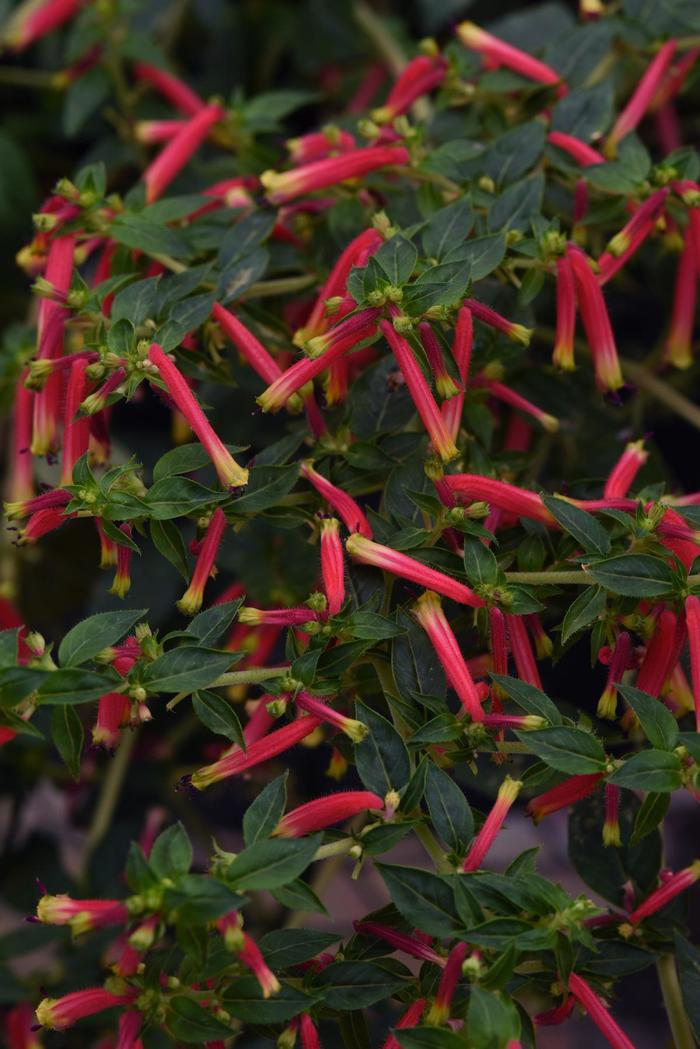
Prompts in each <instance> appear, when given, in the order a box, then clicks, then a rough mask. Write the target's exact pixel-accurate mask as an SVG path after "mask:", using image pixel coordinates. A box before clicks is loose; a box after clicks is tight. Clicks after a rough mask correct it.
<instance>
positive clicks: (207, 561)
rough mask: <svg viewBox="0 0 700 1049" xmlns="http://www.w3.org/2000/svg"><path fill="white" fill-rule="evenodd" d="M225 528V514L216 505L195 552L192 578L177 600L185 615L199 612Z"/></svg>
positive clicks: (213, 570)
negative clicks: (195, 557) (195, 560)
mask: <svg viewBox="0 0 700 1049" xmlns="http://www.w3.org/2000/svg"><path fill="white" fill-rule="evenodd" d="M225 528H226V515H225V514H224V511H223V510H222V509H221V507H217V508H216V510H215V511H214V513H213V514H212V515H211V521H210V522H209V524H208V525H207V531H206V534H205V536H204V539H203V541H202V544H201V546H200V548H199V553H198V554H197V563H196V565H195V568H194V572H193V573H192V580H191V582H190V585H189V586H188V587H187V590H186V591H185V593H184V594H183V595H182V597H181V598H180V600H179V601H178V602H177V607H178V608H179V609H180V611H181V612H184V613H185V615H188V616H193V615H194V614H195V613H196V612H199V610H200V608H201V607H202V601H203V600H204V588H205V586H206V585H207V580H208V579H210V578H211V576H212V575H213V574H214V573H215V571H216V569H215V565H214V562H215V561H216V555H217V553H218V550H219V547H220V545H221V540H222V539H223V537H224V530H225Z"/></svg>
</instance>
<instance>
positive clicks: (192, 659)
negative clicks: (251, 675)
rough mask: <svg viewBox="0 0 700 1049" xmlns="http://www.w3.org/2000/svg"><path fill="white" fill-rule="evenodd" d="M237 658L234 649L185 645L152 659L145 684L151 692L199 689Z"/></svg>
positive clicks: (142, 675) (144, 680) (192, 690)
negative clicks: (214, 649) (214, 648)
mask: <svg viewBox="0 0 700 1049" xmlns="http://www.w3.org/2000/svg"><path fill="white" fill-rule="evenodd" d="M235 661H236V656H235V655H234V653H233V652H213V651H211V650H210V649H208V648H196V647H195V646H190V645H183V646H182V647H181V648H174V649H171V650H170V652H165V653H164V654H163V655H162V656H159V657H158V659H156V660H154V661H153V663H148V664H147V666H146V667H145V668H144V670H143V673H142V674H141V684H142V685H143V686H144V687H145V688H147V689H148V691H149V692H196V691H197V689H200V688H206V687H207V686H208V685H211V684H212V683H213V682H214V681H216V679H217V678H218V677H221V675H222V674H223V673H224V672H225V671H226V670H228V668H229V667H230V666H231V664H232V663H234V662H235Z"/></svg>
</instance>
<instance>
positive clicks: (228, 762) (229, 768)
mask: <svg viewBox="0 0 700 1049" xmlns="http://www.w3.org/2000/svg"><path fill="white" fill-rule="evenodd" d="M320 724H321V719H320V718H317V717H312V716H310V715H307V716H305V717H301V718H297V719H296V721H292V722H290V724H288V725H284V726H283V727H282V728H278V729H275V731H274V732H270V733H268V735H266V736H263V737H262V739H259V740H256V741H255V742H253V743H250V744H249V746H248V749H247V750H245V751H244V750H240V749H237V750H234V751H232V752H231V753H230V754H226V755H224V757H223V758H220V759H219V761H215V762H214V763H213V764H212V765H205V766H204V768H201V769H198V770H197V772H195V773H194V774H193V775H192V776H191V777H190V778H189V779H187V778H186V779H185V781H184V783H189V784H191V785H192V786H193V787H194V788H195V790H205V789H206V787H210V786H211V784H212V783H217V782H218V781H219V780H221V779H226V778H227V777H228V776H237V775H238V774H239V773H241V772H246V771H247V770H248V769H252V768H255V766H256V765H260V764H261V762H263V761H269V760H270V758H276V757H277V755H278V754H283V753H284V751H286V750H289V749H290V748H291V747H293V746H295V745H296V744H297V743H300V742H301V740H302V739H305V738H306V737H307V736H310V735H311V733H312V732H314V731H315V730H316V729H317V728H318V727H319V725H320Z"/></svg>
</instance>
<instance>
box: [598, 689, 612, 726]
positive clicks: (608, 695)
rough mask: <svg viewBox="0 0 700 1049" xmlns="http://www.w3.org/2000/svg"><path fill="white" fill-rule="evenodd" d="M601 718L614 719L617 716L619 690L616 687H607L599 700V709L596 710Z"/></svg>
mask: <svg viewBox="0 0 700 1049" xmlns="http://www.w3.org/2000/svg"><path fill="white" fill-rule="evenodd" d="M596 713H597V715H598V717H599V718H605V720H606V721H614V720H615V717H616V716H617V692H616V691H615V689H614V688H610V689H608V688H606V689H605V691H604V692H603V694H602V696H601V697H600V699H599V700H598V709H597V711H596Z"/></svg>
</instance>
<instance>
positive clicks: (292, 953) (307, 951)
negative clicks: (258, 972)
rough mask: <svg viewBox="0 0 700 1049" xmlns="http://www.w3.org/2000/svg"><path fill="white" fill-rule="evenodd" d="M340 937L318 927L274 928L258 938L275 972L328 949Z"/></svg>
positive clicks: (267, 960)
mask: <svg viewBox="0 0 700 1049" xmlns="http://www.w3.org/2000/svg"><path fill="white" fill-rule="evenodd" d="M337 939H338V934H337V933H332V932H330V933H329V932H319V930H318V929H273V930H272V932H268V933H265V935H264V936H261V937H260V939H259V940H258V947H259V948H260V950H261V951H262V953H263V955H264V957H265V961H266V962H267V964H268V965H269V966H270V968H271V969H272V970H273V971H274V972H279V971H280V970H281V969H288V968H289V967H290V966H291V965H299V964H300V962H306V961H308V960H309V959H310V958H315V957H316V955H317V954H320V953H321V952H322V951H326V950H328V948H329V947H330V946H331V944H332V943H335V942H336V940H337Z"/></svg>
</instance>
